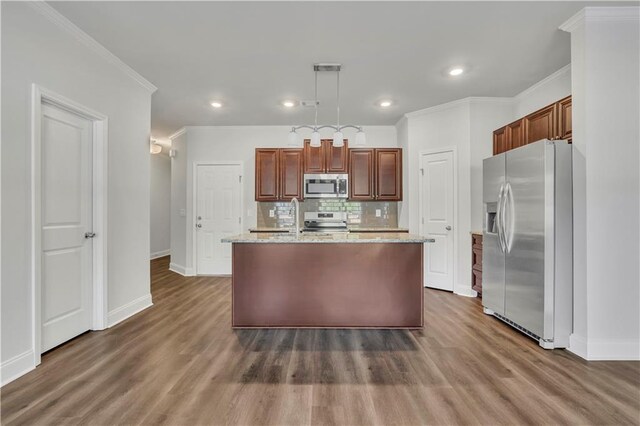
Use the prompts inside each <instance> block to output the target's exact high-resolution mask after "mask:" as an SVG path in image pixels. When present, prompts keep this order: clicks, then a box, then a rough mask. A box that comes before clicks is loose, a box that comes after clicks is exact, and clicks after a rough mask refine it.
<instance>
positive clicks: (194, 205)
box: [187, 161, 244, 276]
mask: <svg viewBox="0 0 640 426" xmlns="http://www.w3.org/2000/svg"><path fill="white" fill-rule="evenodd" d="M198 166H240V229H242V228H243V226H244V182H242V179H243V178H244V162H243V161H194V162H193V177H192V181H191V182H192V185H191V215H190V216H189V217H188V218H187V219H189V220H187V226H191V253H192V256H191V262H192V265H193V275H196V276H197V275H198V241H197V238H198V235H197V234H196V232H197V230H196V227H195V221H194V220H193V218H194V217H195V215H196V211H197V210H198Z"/></svg>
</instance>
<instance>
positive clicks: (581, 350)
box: [567, 334, 588, 359]
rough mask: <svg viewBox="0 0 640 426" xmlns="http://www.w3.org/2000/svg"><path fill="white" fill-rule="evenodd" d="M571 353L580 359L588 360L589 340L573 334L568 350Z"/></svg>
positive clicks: (570, 337)
mask: <svg viewBox="0 0 640 426" xmlns="http://www.w3.org/2000/svg"><path fill="white" fill-rule="evenodd" d="M567 350H568V351H569V352H573V353H574V354H576V355H578V356H579V357H580V358H583V359H588V358H587V340H586V339H585V338H584V337H582V336H579V335H577V334H571V335H570V336H569V347H568V348H567Z"/></svg>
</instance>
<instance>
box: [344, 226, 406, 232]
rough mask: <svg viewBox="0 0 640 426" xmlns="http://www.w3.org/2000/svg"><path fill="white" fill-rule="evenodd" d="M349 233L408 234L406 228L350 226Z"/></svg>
mask: <svg viewBox="0 0 640 426" xmlns="http://www.w3.org/2000/svg"><path fill="white" fill-rule="evenodd" d="M349 232H409V229H407V228H383V227H367V226H350V227H349Z"/></svg>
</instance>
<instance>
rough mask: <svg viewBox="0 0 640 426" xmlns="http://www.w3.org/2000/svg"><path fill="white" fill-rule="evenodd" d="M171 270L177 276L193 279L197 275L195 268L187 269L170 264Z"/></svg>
mask: <svg viewBox="0 0 640 426" xmlns="http://www.w3.org/2000/svg"><path fill="white" fill-rule="evenodd" d="M169 270H170V271H172V272H175V273H176V274H180V275H182V276H183V277H193V276H195V275H196V274H195V271H194V270H193V268H185V267H184V266H182V265H178V264H177V263H170V264H169Z"/></svg>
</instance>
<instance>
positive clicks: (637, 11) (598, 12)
mask: <svg viewBox="0 0 640 426" xmlns="http://www.w3.org/2000/svg"><path fill="white" fill-rule="evenodd" d="M638 20H640V7H637V6H623V7H585V8H584V9H582V10H580V11H579V12H578V13H576V14H575V15H573V16H572V17H571V18H569V19H567V20H566V21H565V22H564V23H563V24H562V25H560V27H559V28H560V29H561V30H562V31H566V32H568V33H571V32H573V31H575V30H576V29H578V28H580V27H582V26H583V25H584V23H585V22H586V21H589V22H621V21H638Z"/></svg>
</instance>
